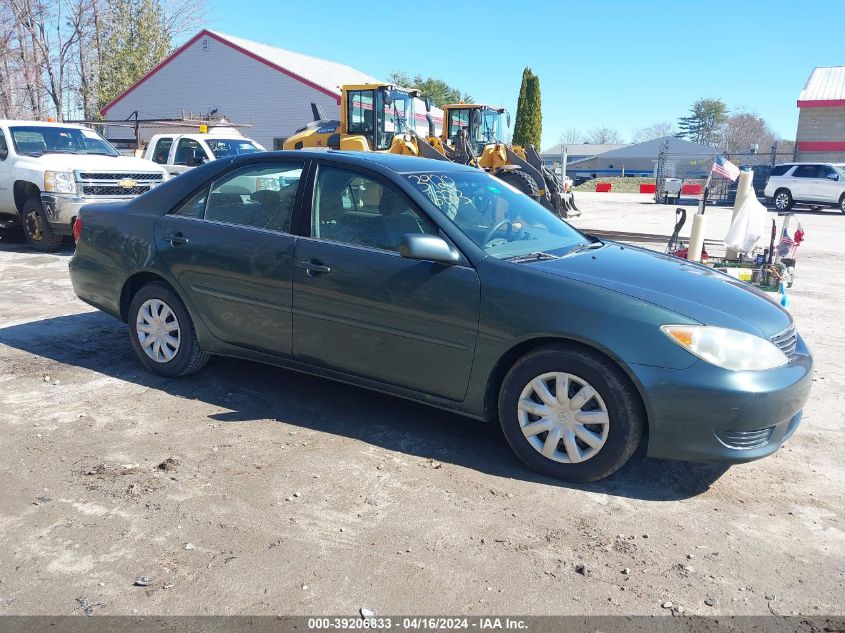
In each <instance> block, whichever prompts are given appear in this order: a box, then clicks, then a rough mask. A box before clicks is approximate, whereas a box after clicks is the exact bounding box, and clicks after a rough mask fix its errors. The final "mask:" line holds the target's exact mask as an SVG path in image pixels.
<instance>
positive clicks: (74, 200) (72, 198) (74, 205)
mask: <svg viewBox="0 0 845 633" xmlns="http://www.w3.org/2000/svg"><path fill="white" fill-rule="evenodd" d="M131 199H132V196H126V197H123V198H83V197H82V196H76V195H73V194H57V193H42V194H41V206H42V207H43V208H44V215H45V216H46V218H47V222H49V224H50V228H52V229H53V232H54V233H56V234H58V235H70V234H71V233H72V232H73V221H74V220H75V219H76V216H78V215H79V209H81V208H82V207H83V206H85V205H86V204H100V203H105V202H126V201H127V200H131Z"/></svg>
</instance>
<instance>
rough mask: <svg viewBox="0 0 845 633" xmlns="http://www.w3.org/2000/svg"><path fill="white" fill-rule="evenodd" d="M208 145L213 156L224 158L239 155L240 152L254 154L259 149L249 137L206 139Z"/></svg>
mask: <svg viewBox="0 0 845 633" xmlns="http://www.w3.org/2000/svg"><path fill="white" fill-rule="evenodd" d="M205 142H206V143H208V147H209V148H211V153H212V154H214V158H226V157H227V156H239V155H240V154H254V153H255V152H260V151H261V149H260V148H259V147H258V146H256V144H255V143H253V142H252V141H250V140H249V139H220V138H216V139H206V141H205Z"/></svg>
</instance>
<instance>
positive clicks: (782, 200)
mask: <svg viewBox="0 0 845 633" xmlns="http://www.w3.org/2000/svg"><path fill="white" fill-rule="evenodd" d="M788 204H789V196H787V195H786V194H785V193H779V194H778V197H777V198H775V206H776V207H777V208H778V209H785V208H786V205H788Z"/></svg>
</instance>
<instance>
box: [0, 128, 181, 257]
mask: <svg viewBox="0 0 845 633" xmlns="http://www.w3.org/2000/svg"><path fill="white" fill-rule="evenodd" d="M167 177H168V176H167V172H166V171H165V170H164V169H163V168H162V167H160V166H159V165H156V164H155V163H152V162H150V161H148V160H144V159H143V158H134V157H129V156H121V155H120V153H119V152H118V151H117V150H116V149H115V148H114V147H112V146H111V145H110V144H109V142H108V141H106V139H104V138H103V137H102V136H100V135H99V134H97V133H96V132H95V131H94V130H91V129H89V128H87V127H84V126H82V125H73V124H70V123H45V122H43V121H4V120H0V229H10V228H14V227H17V226H21V225H22V227H23V231H24V235H26V239H27V241H28V242H29V243H30V245H31V246H32V247H33V248H34V249H35V250H38V251H42V252H49V251H54V250H56V249H58V248H59V246H60V245H61V243H62V238H63V236H65V235H70V234H71V233H72V230H73V222H74V220H75V219H76V216H77V215H78V214H79V208H80V207H81V206H82V205H85V204H91V203H95V202H116V201H121V200H127V199H130V198H134V197H135V196H138V195H140V194H142V193H144V192H145V191H148V190H149V189H151V188H152V187H155V186H156V185H158V184H160V183H162V182H163V181H164V180H165V179H166V178H167Z"/></svg>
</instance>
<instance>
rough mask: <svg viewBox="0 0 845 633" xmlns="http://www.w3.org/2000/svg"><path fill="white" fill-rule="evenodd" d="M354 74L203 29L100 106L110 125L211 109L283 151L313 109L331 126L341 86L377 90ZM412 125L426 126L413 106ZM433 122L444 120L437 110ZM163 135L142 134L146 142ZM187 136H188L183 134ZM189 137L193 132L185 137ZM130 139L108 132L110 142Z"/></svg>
mask: <svg viewBox="0 0 845 633" xmlns="http://www.w3.org/2000/svg"><path fill="white" fill-rule="evenodd" d="M379 82H380V80H379V79H377V78H375V77H373V76H371V75H368V74H366V73H364V72H361V71H360V70H357V69H355V68H352V67H351V66H347V65H346V64H339V63H337V62H332V61H327V60H324V59H318V58H316V57H309V56H308V55H303V54H301V53H295V52H293V51H288V50H285V49H282V48H276V47H275V46H269V45H267V44H260V43H258V42H251V41H249V40H245V39H241V38H239V37H234V36H232V35H226V34H225V33H219V32H216V31H210V30H207V29H204V30H202V31H200V32H199V33H197V34H196V35H195V36H194V37H192V38H191V39H190V40H188V41H187V42H186V43H185V44H184V45H182V46H180V47H179V48H178V49H176V51H174V52H173V53H172V54H171V55H169V56H168V57H167V58H165V59H164V60H163V61H162V62H160V63H159V64H158V65H157V66H156V67H155V68H153V69H152V70H151V71H150V72H149V73H147V74H146V75H145V76H144V77H142V78H141V79H140V80H139V81H137V82H136V83H135V84H134V85H132V86H131V87H129V88H128V89H127V90H126V91H125V92H123V93H122V94H121V95H119V96H118V97H117V98H115V99H114V100H113V101H112V102H111V103H109V104H108V105H106V106H105V107H104V108H103V109H102V111H101V114H102V115H103V116H104V118H106V119H108V120H120V119H125V118H127V117H129V116H131V115H132V113H133V112H135V111H137V112H138V113H139V116H140V118H142V119H143V118H146V119H167V118H181V117H182V115H183V112H193V113H209V112H211V111H214V110H216V111H217V113H218V116H219V115H223V116H225V117H226V118H227V119H228V120H229V121H231V122H233V123H252V126H251V127H249V128H247V129H244V130H242V132H243V134H244V135H245V136H249V137H250V138H253V139H255V140H256V141H258V142H259V143H261V144H262V145H264V146H265V147H266V148H267V149H273V148H277V149H281V144H282V142H283V141H284V139H285V138H286V137H288V136H290V135H291V134H293V133H294V131H295V130H297V129H298V128H300V127H302V126H303V125H305V124H306V123H308V122H309V121H311V120H312V119H313V116H312V111H311V103H312V102H314V103H317V104H319V105H320V106H322V108H323V111H324V112H325V114H326V116H327V117H329V118H330V119H338V118H340V94H341V91H340V86H342V85H343V84H366V83H379ZM418 104H419V106H420V107H418V108H417V110H418V112H417V115H418V121H417V125H418V126H419V125H423V126H424V125H425V111H424V107H423V106H422V102H421V101H420V102H418ZM432 114H433V115H434V117H433V118H434V119H435V122H439V120H442V117H439V116H438V114H439V110H438V111H437V112H436V113H435V112H433V113H432ZM159 131H162V130H161V129H148V130H142V132H143V138H142V140H144V141H148V140H149V138H150V137H151V136H152V134H154V133H156V132H159ZM182 131H188V130H182ZM191 131H195V130H191ZM132 134H134V132H132V131H130V130H127V129H126V128H117V127H114V126H112V127H111V128H108V129H107V135H108V136H109V138H121V137H126V136H129V137H131V136H132Z"/></svg>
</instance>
